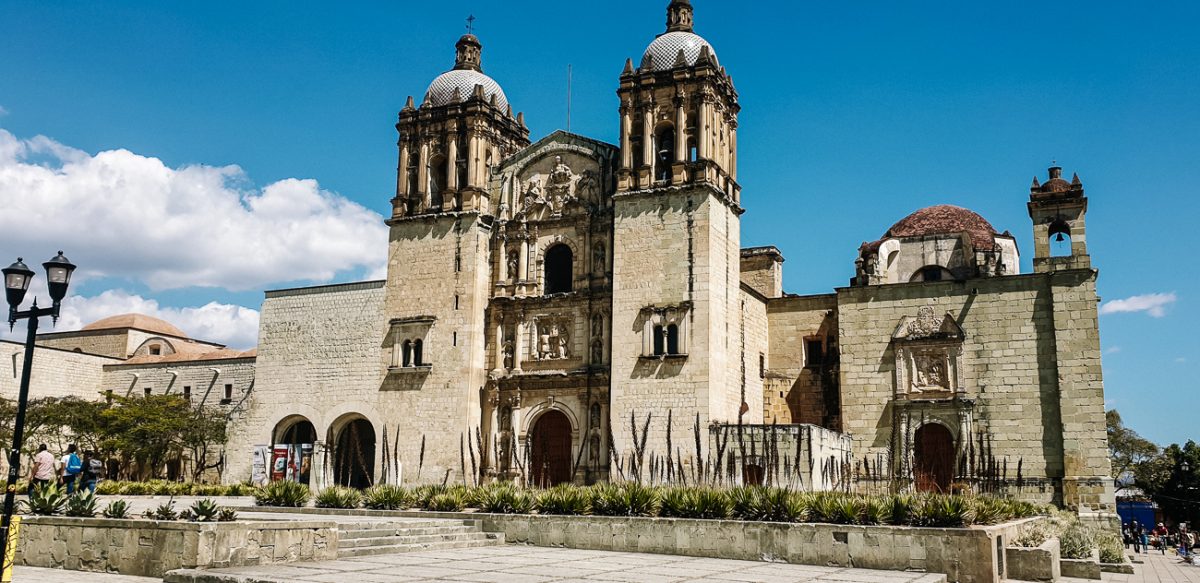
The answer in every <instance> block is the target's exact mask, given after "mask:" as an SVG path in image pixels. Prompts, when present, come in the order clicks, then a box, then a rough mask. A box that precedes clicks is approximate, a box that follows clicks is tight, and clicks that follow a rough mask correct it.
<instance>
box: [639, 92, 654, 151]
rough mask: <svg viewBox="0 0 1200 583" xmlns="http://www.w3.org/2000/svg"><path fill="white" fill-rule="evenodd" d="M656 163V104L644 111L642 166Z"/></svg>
mask: <svg viewBox="0 0 1200 583" xmlns="http://www.w3.org/2000/svg"><path fill="white" fill-rule="evenodd" d="M653 165H654V106H653V105H648V106H646V108H645V109H644V110H643V112H642V166H653Z"/></svg>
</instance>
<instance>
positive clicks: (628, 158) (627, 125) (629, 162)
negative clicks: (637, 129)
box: [621, 103, 633, 170]
mask: <svg viewBox="0 0 1200 583" xmlns="http://www.w3.org/2000/svg"><path fill="white" fill-rule="evenodd" d="M632 131H633V120H632V119H631V117H630V115H629V105H628V104H625V103H622V104H621V168H622V169H624V170H629V169H631V168H633V150H631V149H630V146H629V132H632Z"/></svg>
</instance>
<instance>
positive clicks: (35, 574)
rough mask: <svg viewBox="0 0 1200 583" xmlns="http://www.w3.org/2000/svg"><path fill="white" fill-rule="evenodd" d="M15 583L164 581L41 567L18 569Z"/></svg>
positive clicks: (146, 582)
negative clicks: (27, 582)
mask: <svg viewBox="0 0 1200 583" xmlns="http://www.w3.org/2000/svg"><path fill="white" fill-rule="evenodd" d="M13 581H14V582H15V583H25V582H26V581H30V582H36V583H80V582H81V581H88V582H94V583H160V582H161V581H162V579H158V578H155V577H134V576H132V575H113V574H109V573H85V572H83V571H67V570H65V569H42V568H40V567H16V568H15V570H14V571H13Z"/></svg>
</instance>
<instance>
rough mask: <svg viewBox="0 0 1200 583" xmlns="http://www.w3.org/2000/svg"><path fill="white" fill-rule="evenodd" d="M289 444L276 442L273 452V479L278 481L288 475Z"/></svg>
mask: <svg viewBox="0 0 1200 583" xmlns="http://www.w3.org/2000/svg"><path fill="white" fill-rule="evenodd" d="M287 463H288V446H286V445H282V444H276V445H275V450H274V451H272V452H271V481H272V482H278V481H279V480H283V479H285V478H286V477H287Z"/></svg>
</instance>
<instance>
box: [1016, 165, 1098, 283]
mask: <svg viewBox="0 0 1200 583" xmlns="http://www.w3.org/2000/svg"><path fill="white" fill-rule="evenodd" d="M1087 206H1088V200H1087V197H1086V196H1084V195H1083V183H1082V182H1080V181H1079V175H1078V174H1075V175H1074V176H1072V178H1071V181H1070V182H1067V181H1066V180H1065V179H1063V177H1062V167H1060V166H1058V165H1057V164H1055V165H1053V166H1051V167H1050V179H1049V180H1047V181H1046V183H1045V184H1039V183H1038V179H1037V177H1036V176H1035V177H1034V178H1033V185H1032V186H1031V187H1030V188H1029V218H1031V219H1033V270H1034V272H1037V273H1046V272H1050V271H1059V270H1063V269H1090V268H1091V267H1092V259H1091V257H1090V256H1088V252H1087V239H1086V230H1085V228H1084V217H1085V216H1086V215H1087ZM1055 251H1058V253H1057V254H1056V253H1055Z"/></svg>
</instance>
